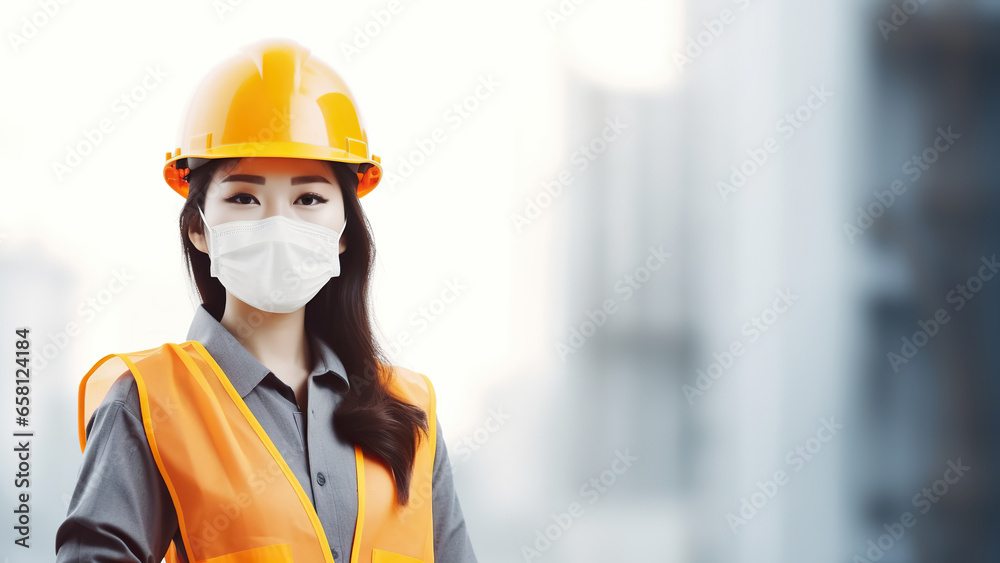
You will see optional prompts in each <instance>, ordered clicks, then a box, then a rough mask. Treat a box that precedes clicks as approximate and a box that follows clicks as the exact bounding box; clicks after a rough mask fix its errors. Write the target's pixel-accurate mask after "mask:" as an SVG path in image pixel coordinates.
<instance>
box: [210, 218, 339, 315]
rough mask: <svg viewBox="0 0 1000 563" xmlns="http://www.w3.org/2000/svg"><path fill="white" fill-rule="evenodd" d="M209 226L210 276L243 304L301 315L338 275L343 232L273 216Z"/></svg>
mask: <svg viewBox="0 0 1000 563" xmlns="http://www.w3.org/2000/svg"><path fill="white" fill-rule="evenodd" d="M198 213H200V214H201V220H202V221H203V222H204V224H205V226H206V230H207V231H208V232H207V233H206V235H207V238H208V255H209V257H210V258H211V260H212V268H211V274H212V277H214V278H219V282H221V283H222V285H223V286H225V288H226V289H228V290H229V292H230V293H232V294H233V295H235V296H236V297H237V298H238V299H239V300H240V301H243V302H244V303H246V304H248V305H251V306H253V307H256V308H258V309H260V310H261V311H268V312H271V313H290V312H292V311H295V310H298V309H299V308H300V307H302V306H303V305H305V304H306V303H308V302H309V300H310V299H312V298H313V297H315V296H316V294H317V293H319V290H321V289H323V286H324V285H326V283H327V282H328V281H329V280H330V278H333V277H336V276H339V275H340V235H341V234H343V232H344V229H346V228H347V221H346V220H345V221H344V226H343V227H341V229H340V232H339V233H338V232H337V231H334V230H333V229H328V228H326V227H323V226H321V225H317V224H315V223H310V222H308V221H299V220H296V219H289V218H288V217H285V216H283V215H272V216H271V217H267V218H266V219H257V220H247V221H229V222H227V223H222V224H219V225H214V226H208V221H207V220H205V213H204V212H203V211H202V210H201V207H199V208H198Z"/></svg>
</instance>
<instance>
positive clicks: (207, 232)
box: [196, 205, 212, 256]
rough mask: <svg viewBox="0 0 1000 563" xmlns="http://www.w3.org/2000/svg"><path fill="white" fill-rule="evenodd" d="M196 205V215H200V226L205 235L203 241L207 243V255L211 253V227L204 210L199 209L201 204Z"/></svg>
mask: <svg viewBox="0 0 1000 563" xmlns="http://www.w3.org/2000/svg"><path fill="white" fill-rule="evenodd" d="M196 207H197V208H198V215H201V224H202V227H203V228H202V234H203V235H204V237H205V241H206V242H207V243H208V254H209V256H211V255H212V241H211V240H210V236H211V233H212V227H210V226H209V225H208V219H206V218H205V212H204V211H202V210H201V206H200V205H198V206H196Z"/></svg>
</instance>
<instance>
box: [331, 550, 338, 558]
mask: <svg viewBox="0 0 1000 563" xmlns="http://www.w3.org/2000/svg"><path fill="white" fill-rule="evenodd" d="M330 555H332V556H333V558H334V559H336V558H338V557H340V554H339V553H337V550H336V549H331V550H330Z"/></svg>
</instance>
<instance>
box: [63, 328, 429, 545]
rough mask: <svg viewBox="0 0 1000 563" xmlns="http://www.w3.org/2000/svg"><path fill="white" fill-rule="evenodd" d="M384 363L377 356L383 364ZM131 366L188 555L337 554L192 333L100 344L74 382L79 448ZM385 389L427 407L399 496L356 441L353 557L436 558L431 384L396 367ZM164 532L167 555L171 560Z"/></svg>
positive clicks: (306, 499)
mask: <svg viewBox="0 0 1000 563" xmlns="http://www.w3.org/2000/svg"><path fill="white" fill-rule="evenodd" d="M382 367H383V368H385V366H382ZM128 371H131V373H132V375H133V376H134V378H135V382H136V386H137V387H138V391H139V399H140V402H141V405H142V423H143V427H144V428H145V431H146V437H147V439H148V441H149V447H150V449H151V450H152V453H153V457H154V459H155V460H156V465H157V467H159V470H160V474H161V475H162V476H163V480H164V482H165V483H166V485H167V489H168V490H169V491H170V496H171V498H172V499H173V503H174V507H175V508H176V509H177V523H178V525H179V527H180V532H181V537H182V538H184V549H185V550H186V553H187V557H188V560H189V561H191V562H193V563H263V562H267V563H288V562H294V563H321V562H322V563H335V562H334V560H333V556H332V554H331V552H330V545H329V543H328V541H327V538H326V534H325V533H324V531H323V526H322V524H321V523H320V521H319V517H318V516H317V514H316V510H315V508H314V507H313V505H312V503H311V502H310V500H309V497H308V496H307V495H306V493H305V491H304V490H303V489H302V485H301V484H300V483H299V482H298V480H297V479H296V478H295V475H294V474H293V473H292V471H291V469H289V467H288V464H287V463H286V462H285V460H284V459H283V458H282V457H281V454H280V453H278V450H277V449H276V448H275V446H274V443H273V442H272V441H271V439H270V438H269V437H268V436H267V434H266V433H265V432H264V429H263V428H261V426H260V423H258V422H257V419H256V418H255V417H254V415H253V413H251V412H250V409H249V408H247V405H246V403H245V402H244V401H243V399H242V398H241V397H240V395H239V393H237V392H236V390H235V389H234V388H233V385H232V383H231V382H230V381H229V378H228V377H226V374H225V373H223V372H222V369H221V368H220V367H219V364H217V363H216V362H215V360H214V359H213V358H212V357H211V356H210V355H209V353H208V351H207V350H205V347H204V346H203V345H202V344H201V343H200V342H198V341H196V340H190V341H187V342H184V343H181V344H173V343H167V344H164V345H163V346H160V347H159V348H152V349H149V350H141V351H138V352H132V353H125V354H108V355H107V356H105V357H103V358H101V359H100V360H99V361H98V362H97V363H96V364H95V365H94V367H92V368H91V369H90V371H88V372H87V374H86V375H85V376H84V377H83V380H82V381H81V382H80V394H79V426H80V449H81V450H83V449H84V448H86V444H87V434H86V424H87V421H88V420H90V416H91V414H92V413H93V412H94V410H95V409H96V408H97V406H98V405H100V404H101V402H102V400H103V399H104V397H105V395H106V394H107V392H108V389H110V387H111V384H112V383H114V382H115V380H117V379H118V378H119V377H122V376H123V375H125V374H126V373H127V372H128ZM393 371H394V372H395V374H396V375H395V377H392V378H391V380H390V381H391V384H390V385H391V390H392V391H393V392H394V394H395V395H396V396H397V397H399V398H400V399H403V400H405V401H407V402H409V403H411V404H414V405H416V406H418V407H420V408H421V409H423V410H424V411H425V412H426V413H428V416H427V419H428V424H429V427H430V432H429V434H428V437H429V440H428V439H426V437H423V438H421V439H420V444H419V445H418V447H417V454H416V459H415V461H414V467H413V478H412V480H411V484H410V499H409V503H408V504H407V506H405V507H404V506H400V505H399V504H398V503H397V501H396V494H395V481H394V480H393V478H392V471H391V469H389V468H388V467H387V466H386V465H384V464H383V462H382V461H381V460H379V459H378V458H375V457H371V456H369V455H367V454H365V453H364V452H363V451H362V450H361V448H360V446H358V445H355V446H354V451H355V458H356V463H357V469H358V471H357V476H358V520H357V524H356V526H355V529H354V542H353V546H352V551H351V561H352V562H356V563H433V561H434V532H433V519H432V514H431V505H432V503H431V478H432V476H433V467H434V451H435V442H436V436H437V432H436V430H437V429H436V428H435V423H436V417H435V416H434V413H435V395H434V388H433V386H432V385H431V382H430V379H429V378H428V377H427V376H426V375H424V374H422V373H417V372H413V371H411V370H407V369H405V368H401V367H398V366H395V367H394V368H393ZM177 557H178V556H177V547H176V544H174V543H173V542H172V543H171V544H170V549H169V551H168V552H167V556H166V560H167V562H168V563H175V562H177V561H179V559H178V558H177Z"/></svg>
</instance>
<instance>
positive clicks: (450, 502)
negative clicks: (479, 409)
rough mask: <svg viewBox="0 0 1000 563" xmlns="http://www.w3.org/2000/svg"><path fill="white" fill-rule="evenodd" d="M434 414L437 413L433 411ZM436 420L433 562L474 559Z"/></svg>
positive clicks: (474, 561) (475, 562)
mask: <svg viewBox="0 0 1000 563" xmlns="http://www.w3.org/2000/svg"><path fill="white" fill-rule="evenodd" d="M434 416H435V417H437V414H435V415H434ZM436 420H437V423H436V425H437V446H436V448H435V453H434V477H433V481H432V483H431V496H432V500H431V507H432V510H433V511H434V561H435V563H478V560H477V559H476V554H475V552H474V551H473V549H472V541H471V540H470V539H469V532H468V530H467V529H466V526H465V516H463V514H462V505H461V504H460V503H459V501H458V494H457V492H456V491H455V484H454V481H453V479H452V472H451V462H450V461H449V459H448V448H447V446H446V445H445V443H444V436H443V435H442V432H441V421H440V419H439V418H438V419H436Z"/></svg>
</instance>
